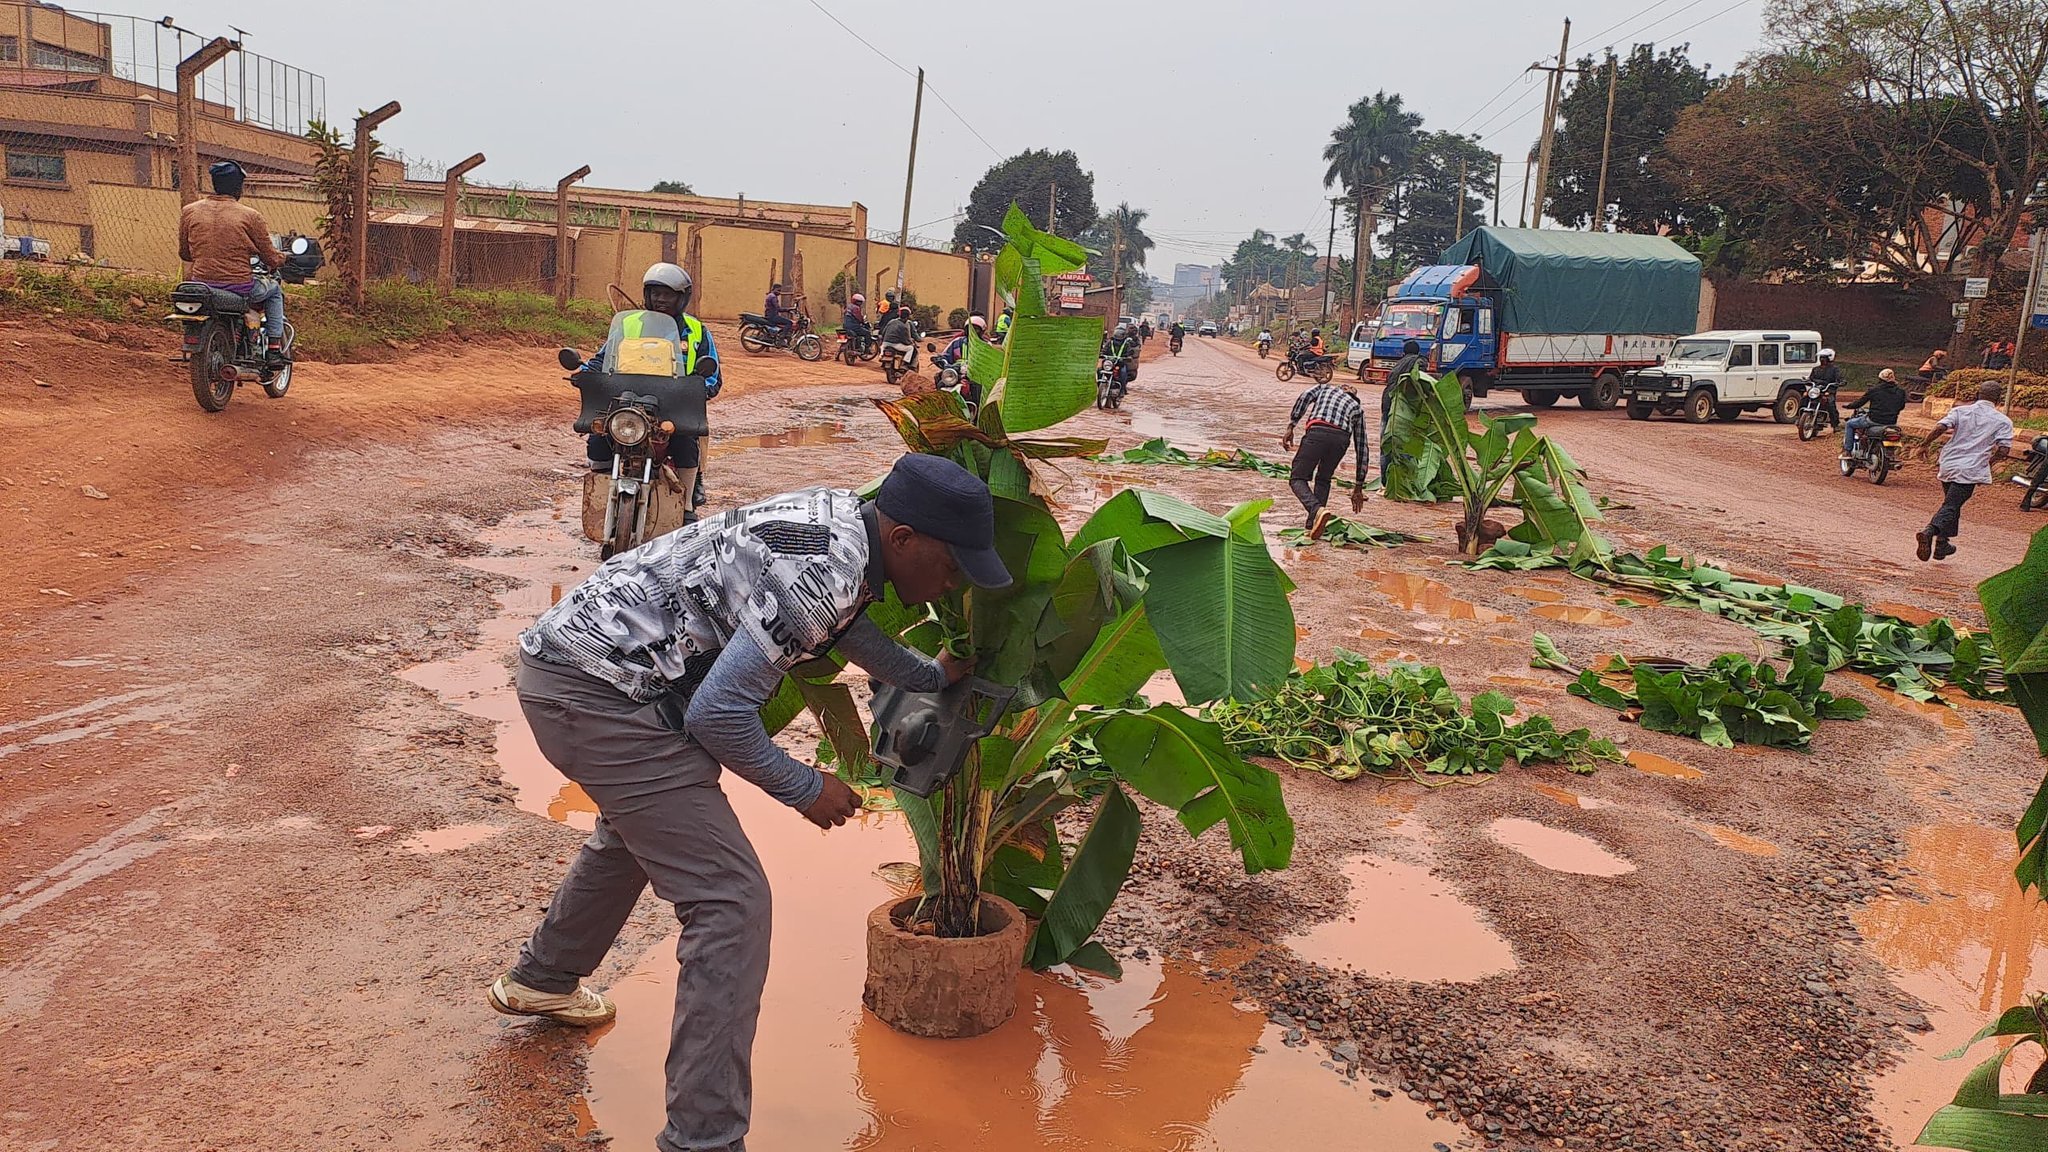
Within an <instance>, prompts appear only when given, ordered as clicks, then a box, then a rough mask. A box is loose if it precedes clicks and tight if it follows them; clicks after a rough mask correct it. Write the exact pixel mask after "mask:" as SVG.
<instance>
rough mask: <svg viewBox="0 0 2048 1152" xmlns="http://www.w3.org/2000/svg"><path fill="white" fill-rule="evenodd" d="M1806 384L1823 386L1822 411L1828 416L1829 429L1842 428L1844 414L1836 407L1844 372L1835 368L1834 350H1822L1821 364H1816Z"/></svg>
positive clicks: (1807, 375)
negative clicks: (1837, 393) (1837, 394)
mask: <svg viewBox="0 0 2048 1152" xmlns="http://www.w3.org/2000/svg"><path fill="white" fill-rule="evenodd" d="M1806 382H1807V383H1809V384H1819V385H1820V386H1821V396H1820V402H1821V411H1822V412H1823V413H1826V415H1827V418H1828V427H1830V428H1839V427H1841V425H1842V413H1841V411H1840V410H1839V409H1837V408H1836V407H1835V393H1836V392H1838V391H1840V390H1841V387H1842V370H1841V369H1840V368H1837V367H1836V366H1835V350H1834V349H1833V348H1823V349H1821V350H1820V363H1818V364H1815V365H1814V366H1813V371H1811V372H1808V373H1807V374H1806Z"/></svg>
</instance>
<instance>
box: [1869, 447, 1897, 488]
mask: <svg viewBox="0 0 2048 1152" xmlns="http://www.w3.org/2000/svg"><path fill="white" fill-rule="evenodd" d="M1891 474H1892V450H1891V449H1890V448H1879V449H1878V450H1877V463H1876V464H1875V465H1873V466H1872V467H1871V469H1870V482H1871V483H1872V484H1882V483H1884V478H1885V477H1887V476H1889V475H1891Z"/></svg>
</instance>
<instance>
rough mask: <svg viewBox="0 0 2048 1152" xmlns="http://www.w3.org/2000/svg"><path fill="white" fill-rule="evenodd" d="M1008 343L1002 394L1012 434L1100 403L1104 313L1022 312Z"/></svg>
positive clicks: (1005, 418)
mask: <svg viewBox="0 0 2048 1152" xmlns="http://www.w3.org/2000/svg"><path fill="white" fill-rule="evenodd" d="M1004 347H1005V348H1006V349H1007V350H1008V353H1009V365H1008V370H1007V375H1006V376H1005V377H1004V379H1003V386H1002V389H1001V391H1000V393H999V396H1000V398H1001V401H1002V406H1003V408H1002V411H1003V427H1004V428H1006V429H1008V430H1009V431H1010V432H1011V433H1012V434H1015V433H1019V432H1034V431H1037V430H1038V429H1040V428H1050V427H1052V426H1053V425H1054V424H1058V423H1060V422H1061V421H1063V420H1067V419H1069V418H1071V417H1073V416H1075V415H1076V414H1078V413H1080V412H1081V411H1082V410H1083V409H1086V408H1087V407H1088V406H1089V405H1091V404H1093V403H1094V402H1095V364H1096V360H1097V357H1098V354H1099V353H1100V352H1101V350H1102V317H1100V316H1018V317H1017V318H1016V319H1015V321H1014V322H1013V323H1012V324H1011V326H1010V335H1009V338H1008V340H1007V342H1006V343H1005V344H1004Z"/></svg>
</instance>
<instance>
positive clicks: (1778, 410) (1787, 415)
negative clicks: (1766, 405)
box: [1771, 386, 1799, 424]
mask: <svg viewBox="0 0 2048 1152" xmlns="http://www.w3.org/2000/svg"><path fill="white" fill-rule="evenodd" d="M1771 419H1773V420H1776V421H1777V422H1778V423H1780V424H1790V423H1791V422H1793V421H1794V420H1797V419H1799V389H1798V387H1796V386H1787V387H1786V389H1785V390H1784V391H1783V392H1780V393H1778V402H1777V403H1776V404H1773V405H1771Z"/></svg>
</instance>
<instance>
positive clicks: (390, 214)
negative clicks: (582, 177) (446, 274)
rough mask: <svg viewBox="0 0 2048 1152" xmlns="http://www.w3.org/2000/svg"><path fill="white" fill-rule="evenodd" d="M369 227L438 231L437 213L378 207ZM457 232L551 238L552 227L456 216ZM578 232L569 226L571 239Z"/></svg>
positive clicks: (438, 216) (522, 222)
mask: <svg viewBox="0 0 2048 1152" xmlns="http://www.w3.org/2000/svg"><path fill="white" fill-rule="evenodd" d="M370 223H372V224H397V225H401V226H403V227H407V228H439V227H440V226H441V214H440V213H439V212H404V211H399V210H398V209H395V208H379V209H377V210H375V211H373V212H371V213H370ZM455 230H456V231H457V232H510V233H517V234H522V235H527V236H553V235H554V234H555V226H554V225H553V224H536V223H533V222H532V221H528V220H499V219H497V218H495V217H492V216H457V217H456V218H455ZM582 231H583V230H582V229H581V228H578V227H576V226H575V225H570V227H569V235H570V237H571V238H574V237H576V236H579V235H581V234H582Z"/></svg>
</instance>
